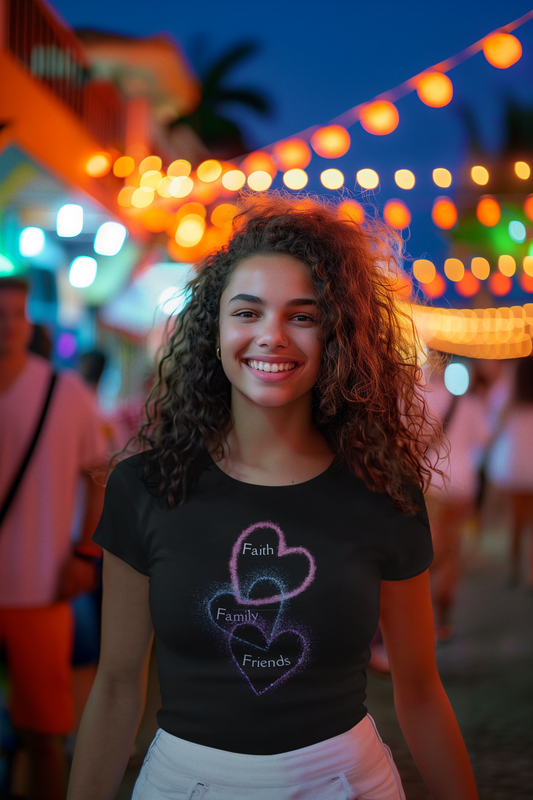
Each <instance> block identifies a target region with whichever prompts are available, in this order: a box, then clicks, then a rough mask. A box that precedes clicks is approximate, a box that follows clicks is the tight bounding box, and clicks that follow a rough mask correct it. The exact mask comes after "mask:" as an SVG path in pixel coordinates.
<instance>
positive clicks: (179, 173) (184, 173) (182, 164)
mask: <svg viewBox="0 0 533 800" xmlns="http://www.w3.org/2000/svg"><path fill="white" fill-rule="evenodd" d="M158 169H161V168H160V167H158ZM191 169H192V167H191V165H190V163H189V161H186V160H185V159H184V158H177V159H176V160H175V161H173V162H172V164H169V167H168V169H167V175H169V176H170V177H171V178H188V177H189V175H190V174H191Z"/></svg>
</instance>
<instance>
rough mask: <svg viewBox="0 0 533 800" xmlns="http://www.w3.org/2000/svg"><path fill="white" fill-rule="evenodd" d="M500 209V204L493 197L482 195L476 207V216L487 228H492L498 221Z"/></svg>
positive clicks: (500, 213)
mask: <svg viewBox="0 0 533 800" xmlns="http://www.w3.org/2000/svg"><path fill="white" fill-rule="evenodd" d="M501 215H502V211H501V208H500V204H499V203H498V201H497V200H495V199H494V197H491V196H490V195H486V196H485V197H482V198H481V200H480V201H479V203H478V204H477V208H476V217H477V218H478V220H479V221H480V222H481V224H482V225H485V226H486V227H487V228H493V227H494V226H495V225H497V224H498V222H499V221H500V217H501Z"/></svg>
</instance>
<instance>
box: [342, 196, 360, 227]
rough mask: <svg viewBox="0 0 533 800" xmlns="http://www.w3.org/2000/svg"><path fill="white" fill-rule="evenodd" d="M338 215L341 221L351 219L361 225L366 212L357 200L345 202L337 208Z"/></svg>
mask: <svg viewBox="0 0 533 800" xmlns="http://www.w3.org/2000/svg"><path fill="white" fill-rule="evenodd" d="M337 214H338V215H339V217H340V218H341V219H350V220H352V222H356V223H357V224H358V225H361V224H362V223H363V222H364V219H365V210H364V208H363V206H362V205H361V204H360V203H358V202H357V200H344V201H343V202H342V203H340V205H339V206H338V207H337Z"/></svg>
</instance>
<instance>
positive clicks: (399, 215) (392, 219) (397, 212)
mask: <svg viewBox="0 0 533 800" xmlns="http://www.w3.org/2000/svg"><path fill="white" fill-rule="evenodd" d="M383 218H384V220H385V222H386V223H387V225H390V226H391V228H396V230H399V231H401V230H404V229H405V228H407V227H408V226H409V225H410V224H411V212H410V211H409V209H408V208H407V206H406V205H405V203H402V201H401V200H389V201H388V202H387V203H385V207H384V209H383Z"/></svg>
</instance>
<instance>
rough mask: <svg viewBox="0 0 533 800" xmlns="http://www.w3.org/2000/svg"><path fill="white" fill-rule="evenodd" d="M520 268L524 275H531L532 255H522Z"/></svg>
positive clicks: (532, 270)
mask: <svg viewBox="0 0 533 800" xmlns="http://www.w3.org/2000/svg"><path fill="white" fill-rule="evenodd" d="M522 269H523V270H524V272H525V273H526V275H529V276H531V277H533V256H524V258H523V260H522Z"/></svg>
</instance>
